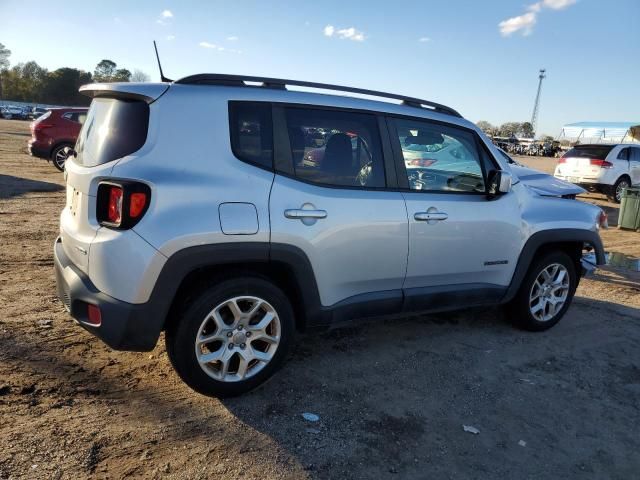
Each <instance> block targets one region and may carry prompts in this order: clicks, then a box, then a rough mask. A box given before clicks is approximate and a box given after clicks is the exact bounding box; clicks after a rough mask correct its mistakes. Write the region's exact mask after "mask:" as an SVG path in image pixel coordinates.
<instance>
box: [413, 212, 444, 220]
mask: <svg viewBox="0 0 640 480" xmlns="http://www.w3.org/2000/svg"><path fill="white" fill-rule="evenodd" d="M413 218H415V219H416V220H417V221H418V222H431V221H435V222H441V221H442V220H446V219H447V218H449V215H447V214H446V213H444V212H417V213H416V214H415V215H414V216H413Z"/></svg>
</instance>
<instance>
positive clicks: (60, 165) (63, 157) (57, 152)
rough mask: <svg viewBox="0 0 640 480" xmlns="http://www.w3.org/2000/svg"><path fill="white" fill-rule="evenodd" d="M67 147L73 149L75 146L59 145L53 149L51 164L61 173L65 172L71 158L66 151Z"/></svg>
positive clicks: (68, 144)
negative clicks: (65, 166)
mask: <svg viewBox="0 0 640 480" xmlns="http://www.w3.org/2000/svg"><path fill="white" fill-rule="evenodd" d="M67 147H70V148H73V145H71V144H70V143H64V144H62V145H58V146H57V147H56V148H54V149H53V152H51V163H53V166H54V167H56V168H57V169H58V170H60V171H61V172H63V171H64V164H65V163H66V161H67V158H69V155H67V154H66V153H65V151H64V149H65V148H67Z"/></svg>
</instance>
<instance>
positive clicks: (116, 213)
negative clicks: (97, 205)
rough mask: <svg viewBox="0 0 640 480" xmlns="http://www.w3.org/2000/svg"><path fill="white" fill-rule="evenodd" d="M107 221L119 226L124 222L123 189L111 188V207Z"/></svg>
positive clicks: (112, 186)
mask: <svg viewBox="0 0 640 480" xmlns="http://www.w3.org/2000/svg"><path fill="white" fill-rule="evenodd" d="M107 220H109V222H111V223H117V224H119V223H120V222H121V221H122V187H116V186H115V185H111V186H109V205H108V207H107Z"/></svg>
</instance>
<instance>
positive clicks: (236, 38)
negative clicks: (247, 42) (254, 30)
mask: <svg viewBox="0 0 640 480" xmlns="http://www.w3.org/2000/svg"><path fill="white" fill-rule="evenodd" d="M227 40H229V41H230V42H237V41H238V40H239V38H238V37H236V36H235V35H231V36H230V37H227Z"/></svg>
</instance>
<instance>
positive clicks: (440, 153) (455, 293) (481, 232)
mask: <svg viewBox="0 0 640 480" xmlns="http://www.w3.org/2000/svg"><path fill="white" fill-rule="evenodd" d="M390 124H391V128H390V130H391V135H392V142H393V143H394V145H395V150H396V152H397V153H399V152H401V154H402V160H401V163H402V164H403V165H402V166H403V167H404V169H405V170H406V175H407V178H408V180H409V190H408V191H407V192H406V193H404V197H405V200H406V205H407V214H408V217H409V218H408V219H409V262H408V265H407V275H406V279H405V282H404V289H405V294H406V295H407V302H408V303H409V304H411V303H412V301H415V302H418V299H419V297H423V300H424V301H425V302H427V304H425V305H422V306H423V307H425V308H427V307H428V308H434V307H435V308H438V307H439V306H442V307H450V306H460V307H462V306H466V305H470V304H475V303H491V302H492V301H496V300H498V299H499V298H500V297H501V296H502V295H503V294H504V293H505V291H506V287H507V286H508V285H509V283H510V281H511V277H512V276H513V273H514V270H515V266H516V262H517V260H518V254H519V252H520V248H521V246H522V236H521V232H520V221H521V220H520V212H519V208H518V202H517V200H516V198H514V197H515V193H508V194H505V195H501V196H499V197H497V198H494V199H491V200H489V199H488V198H487V195H486V192H485V178H486V175H485V172H486V171H488V170H489V169H495V168H497V167H496V165H494V164H493V163H492V162H493V161H492V160H491V159H490V158H489V154H488V152H486V151H485V149H484V148H483V147H482V146H481V144H480V139H479V138H477V137H476V134H475V133H474V132H472V131H471V130H468V129H465V128H462V127H458V126H455V125H450V124H442V123H436V122H429V121H424V120H407V119H392V120H391V122H390ZM400 170H401V171H402V168H401V169H400ZM430 294H432V295H430ZM412 298H413V300H412ZM433 302H435V303H433ZM439 304H441V305H439ZM414 307H415V305H414Z"/></svg>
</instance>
